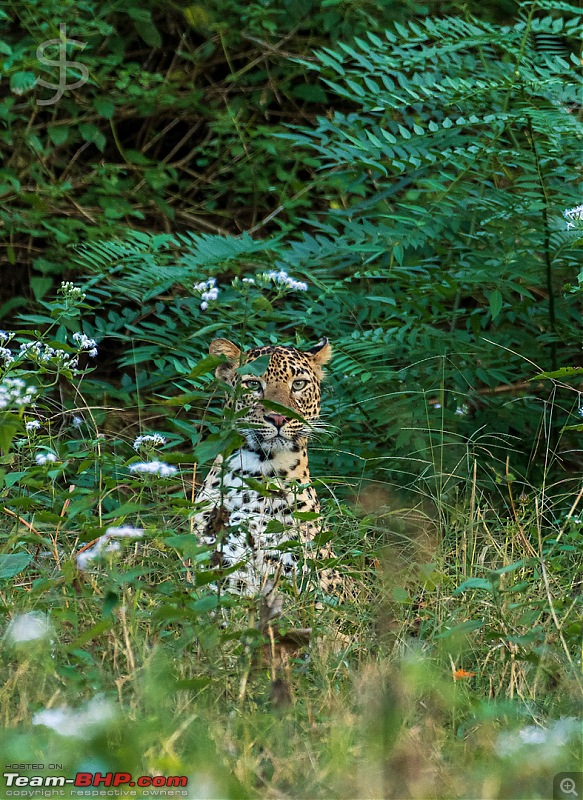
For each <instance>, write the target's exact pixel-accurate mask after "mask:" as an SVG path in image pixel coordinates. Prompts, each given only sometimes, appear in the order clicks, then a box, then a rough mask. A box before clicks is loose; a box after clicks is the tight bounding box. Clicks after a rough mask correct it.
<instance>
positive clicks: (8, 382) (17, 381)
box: [0, 377, 37, 409]
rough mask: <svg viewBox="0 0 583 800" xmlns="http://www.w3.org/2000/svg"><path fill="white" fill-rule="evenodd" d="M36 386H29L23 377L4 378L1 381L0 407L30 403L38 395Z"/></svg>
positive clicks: (21, 405)
mask: <svg viewBox="0 0 583 800" xmlns="http://www.w3.org/2000/svg"><path fill="white" fill-rule="evenodd" d="M36 392H37V390H36V389H35V387H34V386H27V385H26V383H25V382H24V381H23V380H22V378H8V377H7V378H4V379H3V380H2V382H0V409H4V408H8V407H10V406H18V407H19V408H22V407H23V406H28V405H30V404H31V403H32V402H33V400H34V398H35V395H36Z"/></svg>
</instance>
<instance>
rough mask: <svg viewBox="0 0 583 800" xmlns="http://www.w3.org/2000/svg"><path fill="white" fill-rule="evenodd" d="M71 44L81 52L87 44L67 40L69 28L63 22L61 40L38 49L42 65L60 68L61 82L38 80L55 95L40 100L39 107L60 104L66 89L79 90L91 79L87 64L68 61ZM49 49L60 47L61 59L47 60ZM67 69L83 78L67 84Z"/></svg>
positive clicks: (40, 84)
mask: <svg viewBox="0 0 583 800" xmlns="http://www.w3.org/2000/svg"><path fill="white" fill-rule="evenodd" d="M68 44H71V45H74V46H75V47H79V48H80V49H81V50H84V49H85V47H86V44H85V43H84V42H79V41H77V39H67V26H66V25H65V24H64V23H63V22H61V23H60V25H59V38H58V39H48V40H47V41H46V42H43V43H42V44H39V46H38V47H37V49H36V57H37V58H38V60H39V61H40V63H41V64H45V65H46V66H47V67H58V68H59V82H58V83H51V82H50V81H45V80H43V79H42V78H37V79H36V83H37V85H38V86H42V87H43V88H45V89H54V90H55V94H54V95H53V96H52V97H51V98H50V99H49V100H38V99H37V101H36V102H37V104H38V105H39V106H52V105H53V104H54V103H58V102H59V100H60V99H61V97H62V96H63V94H64V92H65V89H78V88H79V87H80V86H83V84H84V83H86V82H87V79H88V77H89V71H88V69H87V67H86V66H85V64H81V63H80V62H79V61H67V45H68ZM49 47H58V48H59V58H58V60H56V59H54V58H47V57H46V56H45V51H46V50H47V48H49ZM67 67H73V68H75V69H76V70H78V71H79V72H80V73H81V77H80V78H79V80H76V81H74V82H73V83H67Z"/></svg>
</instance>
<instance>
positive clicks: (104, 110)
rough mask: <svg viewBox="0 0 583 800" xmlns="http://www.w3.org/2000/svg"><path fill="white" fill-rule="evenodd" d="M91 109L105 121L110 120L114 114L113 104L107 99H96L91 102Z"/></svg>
mask: <svg viewBox="0 0 583 800" xmlns="http://www.w3.org/2000/svg"><path fill="white" fill-rule="evenodd" d="M93 108H94V109H95V110H96V111H97V113H98V114H99V116H100V117H104V118H105V119H112V117H113V115H114V114H115V104H114V103H113V101H112V100H110V99H109V97H96V98H95V99H94V100H93Z"/></svg>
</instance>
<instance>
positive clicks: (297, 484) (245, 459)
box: [195, 337, 342, 596]
mask: <svg viewBox="0 0 583 800" xmlns="http://www.w3.org/2000/svg"><path fill="white" fill-rule="evenodd" d="M209 352H210V354H211V355H212V356H216V357H221V359H222V361H221V363H219V365H218V367H217V368H216V372H215V375H216V378H217V379H218V380H219V381H220V382H222V383H223V384H226V385H227V388H228V389H230V392H229V396H230V399H228V400H227V403H228V404H229V405H230V409H231V412H232V413H231V417H232V418H234V419H235V421H236V429H237V432H238V434H239V436H240V437H241V440H242V441H241V443H240V444H239V446H237V447H236V448H235V449H234V451H233V452H231V454H230V455H227V456H222V455H219V456H217V458H216V460H215V461H214V463H213V465H212V467H211V469H210V470H209V472H208V474H207V476H206V478H205V479H204V482H203V484H202V486H201V488H200V490H199V491H198V493H197V495H196V500H195V501H196V508H197V509H198V511H197V513H196V516H195V530H196V533H197V535H198V537H199V541H200V542H201V543H203V544H205V545H207V546H209V547H210V548H213V549H214V563H215V564H219V565H220V568H221V570H224V574H225V575H226V578H225V579H224V581H223V583H224V585H225V588H226V589H227V590H228V591H229V592H231V593H233V594H236V595H242V596H256V595H258V594H260V593H262V592H265V590H266V587H268V586H270V585H271V583H272V582H273V581H274V580H275V581H278V580H280V578H282V579H283V580H287V581H288V582H290V583H291V585H293V586H294V587H295V588H296V589H297V590H298V592H301V591H304V590H305V589H306V588H307V587H308V585H309V584H310V582H311V583H312V584H313V581H311V576H313V575H314V574H315V573H316V574H317V575H318V581H317V583H319V588H320V589H321V590H322V591H323V592H325V593H326V594H327V595H330V594H337V593H338V592H339V591H340V587H341V584H342V578H341V576H340V575H339V574H338V572H337V571H336V570H335V569H330V568H325V569H322V570H320V571H317V570H315V569H314V559H333V558H335V555H334V553H333V551H332V549H331V547H330V545H329V544H324V545H322V546H316V544H315V542H314V540H315V539H316V538H317V537H318V535H319V534H321V533H324V532H323V531H322V528H321V522H320V516H319V515H320V502H319V498H318V495H317V493H316V489H315V487H314V484H313V481H312V478H311V475H310V467H309V462H308V440H309V439H310V437H311V435H312V434H313V432H314V431H315V430H317V428H318V424H319V419H320V413H321V383H322V380H323V378H324V366H325V365H326V364H327V363H328V362H329V361H330V359H331V356H332V346H331V344H330V342H329V341H328V339H327V338H325V337H324V338H322V339H321V341H320V342H319V343H318V344H317V345H316V346H314V347H312V348H311V349H308V350H299V349H297V348H296V347H293V346H285V345H268V346H259V347H252V348H251V349H249V350H247V351H243V350H241V349H240V348H239V347H238V346H237V345H236V344H234V343H233V342H231V341H230V340H228V339H222V338H220V339H215V340H214V341H212V342H211V344H210V347H209ZM258 359H263V360H262V362H259V365H258V367H256V368H253V366H252V365H253V362H256V361H258ZM265 364H266V367H265V369H262V366H263V365H265ZM323 538H324V539H326V536H325V535H324V537H323ZM310 561H311V562H312V568H311V569H310V566H309V565H310ZM328 563H329V562H328ZM233 567H235V568H234V569H233Z"/></svg>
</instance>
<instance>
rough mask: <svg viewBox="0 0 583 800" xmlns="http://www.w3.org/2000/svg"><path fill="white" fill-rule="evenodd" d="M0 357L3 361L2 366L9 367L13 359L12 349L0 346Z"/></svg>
mask: <svg viewBox="0 0 583 800" xmlns="http://www.w3.org/2000/svg"><path fill="white" fill-rule="evenodd" d="M0 358H1V359H2V361H3V362H4V366H5V367H9V366H10V364H12V362H13V361H14V356H13V355H12V350H9V349H8V347H0Z"/></svg>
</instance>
